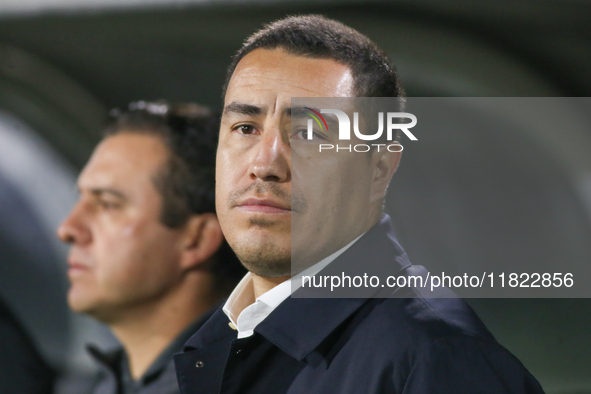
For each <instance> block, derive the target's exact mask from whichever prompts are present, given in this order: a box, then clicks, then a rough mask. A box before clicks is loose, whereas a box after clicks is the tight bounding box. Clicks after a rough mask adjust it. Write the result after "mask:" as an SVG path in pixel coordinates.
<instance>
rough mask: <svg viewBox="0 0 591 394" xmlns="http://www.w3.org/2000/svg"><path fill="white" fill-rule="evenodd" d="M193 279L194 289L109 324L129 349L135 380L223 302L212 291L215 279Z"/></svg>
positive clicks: (178, 292)
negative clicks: (183, 333)
mask: <svg viewBox="0 0 591 394" xmlns="http://www.w3.org/2000/svg"><path fill="white" fill-rule="evenodd" d="M195 275H200V274H195ZM192 279H193V280H188V282H190V284H191V286H188V285H187V286H182V288H179V289H176V290H175V291H172V292H170V293H169V294H166V295H165V296H163V297H162V298H161V299H159V300H157V301H154V302H150V303H146V304H142V305H139V306H135V307H134V309H133V310H126V311H125V313H122V315H124V316H123V317H122V318H120V319H116V320H117V321H114V320H115V319H113V321H110V322H109V327H110V328H111V329H112V331H113V333H114V334H115V336H116V337H117V339H118V340H119V342H121V344H122V345H123V348H124V349H125V352H126V354H127V357H128V360H129V370H130V372H131V376H132V378H133V379H134V380H138V379H140V378H141V377H142V376H143V375H144V373H145V372H146V371H147V370H148V368H149V367H150V366H151V365H152V364H153V363H154V361H156V359H157V358H158V356H159V355H160V354H161V353H162V352H163V351H164V350H165V349H166V348H167V347H168V346H169V345H170V344H171V343H172V342H173V341H174V340H175V339H176V337H177V336H178V335H179V334H180V333H181V332H182V331H184V330H185V329H186V328H187V327H188V326H189V325H190V324H191V323H192V322H193V321H195V320H196V319H198V318H199V317H200V316H202V315H203V314H204V313H205V312H207V311H208V310H210V309H211V308H213V306H214V305H215V304H216V303H217V302H218V301H219V299H218V298H217V297H216V296H214V295H213V294H214V293H213V291H212V290H213V289H211V285H210V283H211V282H212V279H210V278H207V281H206V280H205V278H203V277H202V276H199V277H197V278H192ZM191 290H192V291H191ZM196 293H199V294H196Z"/></svg>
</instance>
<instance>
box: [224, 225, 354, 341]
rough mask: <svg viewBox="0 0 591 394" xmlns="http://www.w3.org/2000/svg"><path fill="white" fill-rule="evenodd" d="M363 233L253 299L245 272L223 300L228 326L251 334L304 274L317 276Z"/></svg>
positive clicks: (239, 335)
mask: <svg viewBox="0 0 591 394" xmlns="http://www.w3.org/2000/svg"><path fill="white" fill-rule="evenodd" d="M362 235H363V234H362ZM362 235H360V236H359V237H357V238H355V239H354V240H353V241H351V242H349V243H348V244H347V245H345V246H344V247H342V248H341V249H339V250H338V251H336V252H335V253H333V254H331V255H330V256H328V257H325V258H324V259H322V260H321V261H320V262H318V263H316V264H314V265H313V266H311V267H308V268H306V269H305V270H304V271H302V272H300V273H298V274H296V275H294V276H293V277H291V278H290V279H288V280H286V281H284V282H282V283H280V284H279V285H277V286H275V287H274V288H272V289H271V290H269V291H267V292H266V293H264V294H262V295H260V296H259V297H257V298H256V299H255V298H254V286H253V281H252V274H251V273H250V272H248V273H247V274H246V275H245V276H244V278H242V280H241V281H240V283H238V285H237V286H236V288H235V289H234V291H232V294H230V297H229V298H228V301H226V303H225V304H224V307H223V308H222V309H223V311H224V313H225V314H226V316H228V318H229V319H230V322H231V327H232V328H235V329H236V330H237V331H238V338H245V337H248V336H251V335H252V334H253V332H254V329H255V327H256V326H257V325H259V324H260V323H261V322H262V321H263V320H264V319H266V318H267V316H269V315H270V314H271V312H273V311H274V310H275V308H277V307H278V306H279V305H280V304H281V303H282V302H283V301H285V299H287V298H288V297H289V296H290V294H291V293H292V292H294V291H296V290H297V289H299V288H300V287H301V286H302V277H303V276H314V275H316V274H317V273H318V272H320V271H321V270H322V269H324V268H325V267H326V266H328V265H329V264H330V263H332V262H333V261H334V260H335V259H336V258H337V257H339V256H340V255H341V254H343V253H344V252H345V251H346V250H347V249H349V248H350V247H351V245H353V244H354V243H355V242H357V240H358V239H359V238H361V237H362Z"/></svg>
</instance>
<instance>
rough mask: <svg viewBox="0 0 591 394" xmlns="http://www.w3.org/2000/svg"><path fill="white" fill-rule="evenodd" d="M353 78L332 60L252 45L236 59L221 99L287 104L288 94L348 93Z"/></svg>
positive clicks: (299, 95)
mask: <svg viewBox="0 0 591 394" xmlns="http://www.w3.org/2000/svg"><path fill="white" fill-rule="evenodd" d="M353 82H354V81H353V76H352V73H351V70H350V69H349V67H348V66H345V65H343V64H341V63H338V62H336V61H335V60H332V59H314V58H309V57H304V56H299V55H294V54H290V53H288V52H286V51H284V50H282V49H276V50H267V49H255V50H254V51H252V52H250V53H248V54H247V55H246V56H245V57H244V58H242V60H240V62H239V63H238V65H237V67H236V70H235V71H234V74H233V75H232V78H231V79H230V83H229V84H228V90H227V93H226V98H225V101H226V104H227V103H230V102H232V101H233V100H235V99H237V98H250V101H251V102H252V103H253V104H268V103H269V102H270V101H275V102H277V103H279V104H280V105H283V106H285V105H287V106H289V105H290V104H289V101H290V99H291V97H351V96H353ZM286 103H287V104H286Z"/></svg>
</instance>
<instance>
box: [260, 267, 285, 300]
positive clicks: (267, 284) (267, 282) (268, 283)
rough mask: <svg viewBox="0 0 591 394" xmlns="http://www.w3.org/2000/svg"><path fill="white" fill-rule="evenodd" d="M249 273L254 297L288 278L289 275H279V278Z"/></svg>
mask: <svg viewBox="0 0 591 394" xmlns="http://www.w3.org/2000/svg"><path fill="white" fill-rule="evenodd" d="M251 275H252V285H253V290H254V298H255V299H256V298H258V297H260V296H262V295H263V294H265V293H266V292H268V291H269V290H271V289H272V288H274V287H275V286H277V285H280V284H281V283H283V282H285V281H286V280H288V279H289V278H290V276H281V277H279V278H264V277H262V276H258V275H255V274H253V273H251Z"/></svg>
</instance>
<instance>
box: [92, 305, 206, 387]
mask: <svg viewBox="0 0 591 394" xmlns="http://www.w3.org/2000/svg"><path fill="white" fill-rule="evenodd" d="M217 308H218V307H217V306H216V307H215V308H214V309H212V310H210V311H209V312H207V313H205V314H204V315H202V316H200V317H199V318H198V319H196V320H195V321H194V322H193V323H191V324H190V325H189V326H187V328H185V329H184V330H183V331H182V332H181V333H180V334H179V335H178V336H177V337H176V338H175V339H174V340H173V341H172V342H171V343H170V345H168V347H167V348H166V349H165V350H164V351H162V353H160V354H159V355H158V357H157V358H156V360H155V361H154V362H153V363H152V365H150V367H149V368H148V369H147V370H146V372H145V373H144V374H143V375H142V377H141V378H140V379H139V382H141V384H148V383H149V382H151V381H152V380H154V379H155V378H157V377H158V376H159V375H160V374H161V373H162V372H163V371H164V369H165V368H166V366H167V365H168V364H169V363H171V361H172V356H173V354H175V353H178V352H180V351H181V350H182V349H183V345H184V344H185V342H187V341H188V340H189V338H191V336H192V335H193V334H194V333H195V332H196V331H197V330H199V328H200V327H201V326H202V325H203V324H204V323H205V322H206V321H207V320H208V319H209V318H210V317H211V315H212V314H213V312H214V311H215V309H217ZM86 349H87V351H88V353H89V354H90V355H91V356H92V357H93V358H94V359H95V360H97V361H98V362H100V363H101V364H102V365H104V366H105V367H106V368H107V369H108V370H110V371H111V372H112V373H114V374H115V376H120V377H121V378H122V379H124V376H125V375H128V380H130V379H131V374H130V372H129V363H128V360H127V356H126V354H125V350H124V349H123V347H122V346H118V347H116V348H111V349H107V350H101V349H99V348H98V347H97V346H95V345H88V346H86Z"/></svg>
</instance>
